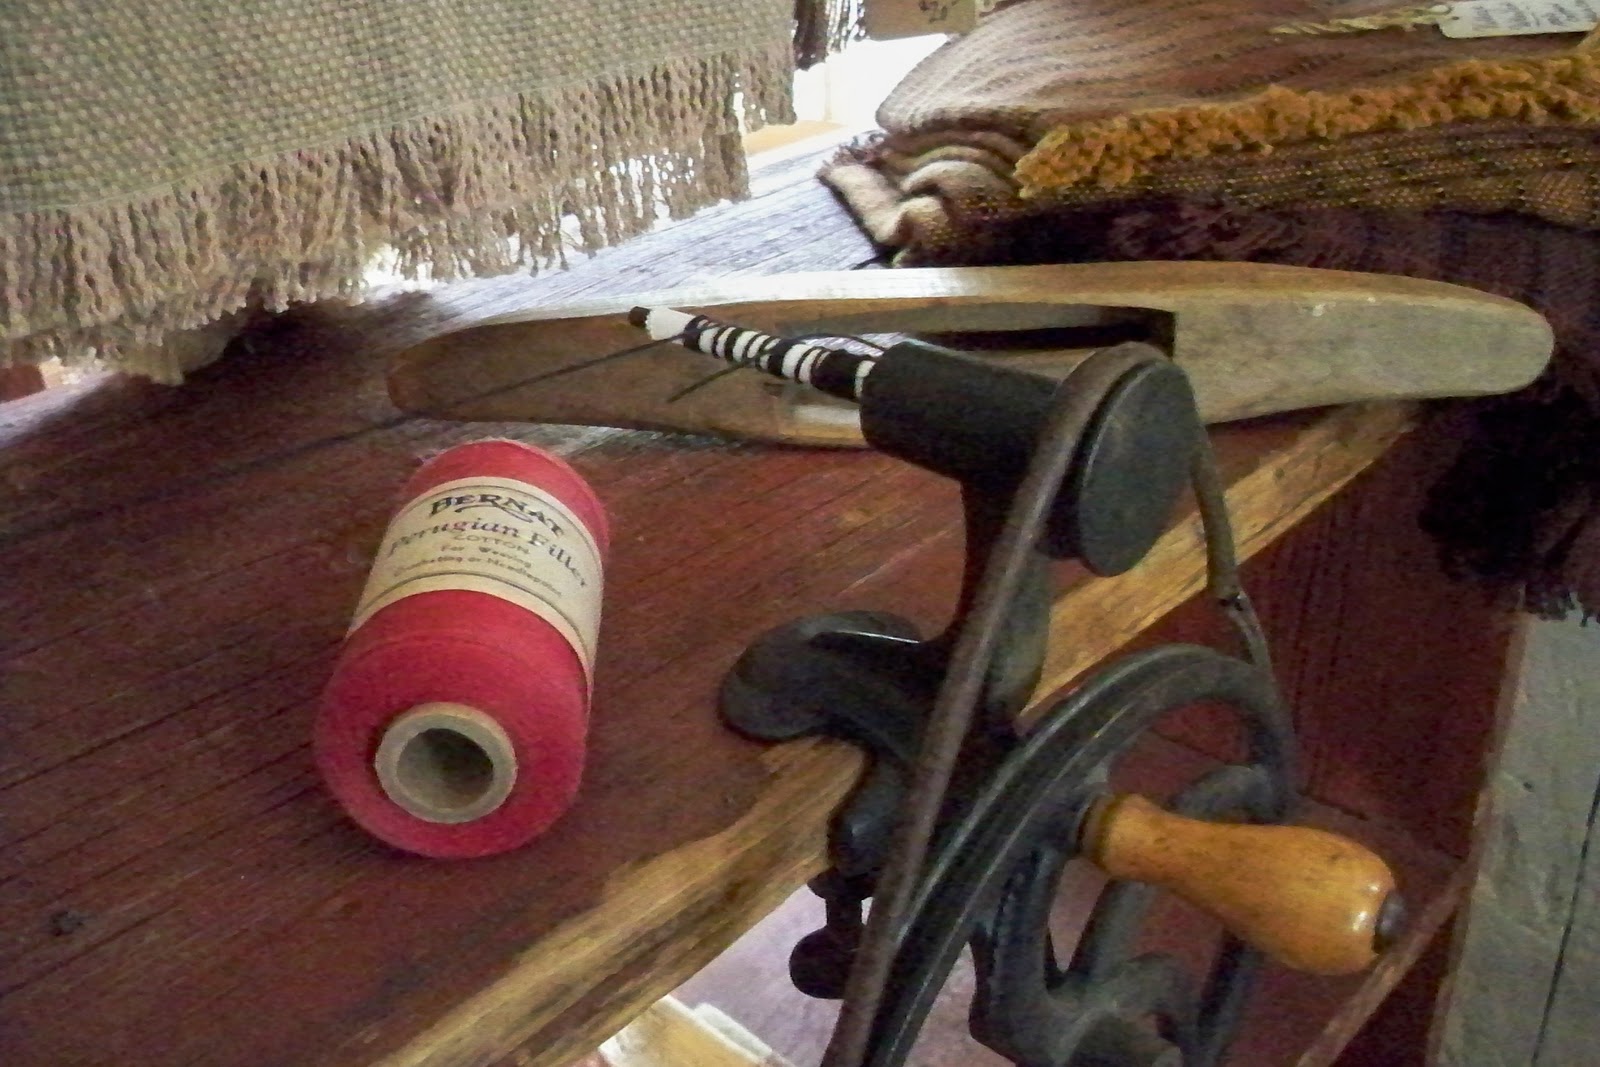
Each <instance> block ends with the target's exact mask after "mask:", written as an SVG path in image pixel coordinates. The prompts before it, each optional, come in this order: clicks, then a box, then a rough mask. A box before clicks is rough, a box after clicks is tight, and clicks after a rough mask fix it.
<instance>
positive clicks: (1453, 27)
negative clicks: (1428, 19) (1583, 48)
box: [1439, 0, 1600, 37]
mask: <svg viewBox="0 0 1600 1067" xmlns="http://www.w3.org/2000/svg"><path fill="white" fill-rule="evenodd" d="M1597 22H1600V10H1597V4H1596V3H1595V0H1467V2H1465V3H1460V4H1451V5H1450V13H1449V15H1447V16H1446V17H1445V18H1443V19H1441V20H1440V22H1439V32H1440V33H1443V34H1444V35H1445V36H1446V37H1513V36H1516V35H1518V34H1525V33H1582V32H1583V31H1585V30H1591V29H1593V28H1594V26H1595V24H1596V23H1597Z"/></svg>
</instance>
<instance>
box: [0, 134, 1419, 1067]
mask: <svg viewBox="0 0 1600 1067" xmlns="http://www.w3.org/2000/svg"><path fill="white" fill-rule="evenodd" d="M805 173H806V172H805V171H803V170H802V168H801V165H800V164H796V165H795V166H792V167H790V168H789V169H788V170H787V171H786V170H784V169H783V168H777V169H776V170H774V171H773V172H770V173H768V174H766V175H763V176H761V180H760V182H758V187H757V192H758V196H757V198H756V199H755V200H754V201H752V202H749V203H746V204H741V205H736V206H734V207H731V208H727V209H724V210H722V211H721V212H718V213H715V214H714V215H712V216H711V217H710V218H709V219H707V220H704V221H697V222H696V223H694V224H692V225H694V226H697V227H699V229H698V230H696V231H694V234H695V235H696V236H695V237H694V239H692V240H685V236H686V235H685V232H684V231H675V232H674V236H672V237H670V238H668V237H664V236H663V237H657V238H652V239H646V240H645V241H643V242H640V243H639V244H637V245H633V246H629V247H627V248H624V249H619V250H616V251H615V252H613V253H610V254H603V255H601V256H599V257H596V258H595V259H594V260H592V261H590V262H588V263H586V264H583V265H582V266H580V267H578V268H577V269H575V270H573V271H572V272H570V273H568V274H564V275H556V276H551V277H549V278H546V279H539V280H529V279H525V278H522V279H502V280H497V281H491V282H482V283H474V284H471V285H465V286H459V287H454V288H452V289H450V290H447V291H442V292H438V293H435V294H433V295H428V296H410V297H402V298H398V299H394V300H390V301H388V302H385V303H381V304H379V305H377V306H372V307H363V308H356V309H347V310H344V311H328V310H318V311H315V312H310V313H301V314H297V315H292V316H289V317H288V318H285V319H282V320H279V321H276V322H274V323H271V324H269V325H267V326H266V327H264V328H263V329H261V330H258V331H256V332H255V333H253V334H252V335H251V336H250V337H249V338H248V341H247V344H246V345H245V346H244V348H245V349H247V350H244V351H240V352H238V353H236V354H235V355H234V356H232V357H231V358H229V359H228V360H226V361H224V363H223V364H221V365H219V366H217V367H215V368H212V369H210V370H207V371H204V372H202V373H200V374H198V375H196V376H195V377H194V379H193V381H192V382H191V383H190V384H189V385H187V386H185V387H183V388H181V389H170V388H163V387H157V386H151V385H145V384H140V383H135V382H128V381H121V380H108V381H95V382H89V383H85V384H83V385H80V386H73V387H69V388H65V389H61V390H53V391H50V392H47V393H44V394H40V395H37V396H34V397H30V398H27V399H25V400H22V401H18V402H15V403H13V404H10V405H7V406H6V407H4V408H0V576H3V578H0V582H3V585H0V672H3V673H0V1060H3V1061H4V1062H5V1063H7V1064H17V1065H27V1067H32V1065H36V1064H37V1065H44V1064H73V1065H83V1067H91V1065H107V1067H109V1065H113V1064H115V1065H117V1067H136V1065H145V1064H149V1065H160V1067H179V1065H183V1064H206V1065H239V1067H243V1065H250V1067H267V1065H295V1067H318V1065H330V1067H331V1065H340V1067H347V1065H354V1064H385V1065H401V1064H408V1065H422V1064H429V1065H435V1064H451V1065H462V1064H492V1063H499V1062H517V1063H527V1064H559V1063H563V1062H565V1061H567V1060H569V1059H572V1058H576V1056H578V1055H580V1054H582V1053H583V1052H586V1051H587V1050H588V1049H590V1048H592V1047H593V1046H594V1045H595V1044H596V1043H597V1042H598V1041H599V1040H600V1039H602V1038H604V1037H605V1036H607V1035H608V1034H609V1033H610V1032H611V1031H613V1030H615V1029H616V1028H617V1027H618V1026H619V1025H620V1024H621V1023H623V1022H624V1021H626V1020H627V1019H628V1018H629V1017H631V1016H632V1015H633V1014H634V1013H636V1012H637V1011H638V1010H639V1009H640V1008H642V1007H643V1006H644V1005H645V1004H647V1003H649V1002H650V1001H652V1000H654V999H655V998H656V997H657V996H659V995H661V994H663V993H665V992H667V991H668V990H670V989H671V988H672V987H673V986H675V985H676V984H677V983H678V982H680V981H681V980H682V979H683V978H684V977H686V976H687V975H688V974H690V973H692V972H693V971H694V970H695V969H696V968H698V967H699V966H701V965H702V964H704V963H705V962H706V961H707V960H708V959H710V958H711V957H712V956H713V955H714V954H715V953H716V952H717V951H719V950H720V949H721V948H722V947H724V946H725V945H727V944H728V943H730V942H731V941H732V940H733V938H735V937H736V936H737V935H738V934H739V933H740V932H741V931H742V930H743V929H745V928H747V927H748V926H749V925H750V924H751V923H752V922H754V921H755V920H756V919H757V918H759V917H760V916H761V915H763V914H765V913H766V912H767V911H769V910H771V909H772V908H773V907H775V906H776V905H777V904H778V903H779V902H780V901H782V900H783V899H784V898H785V897H786V896H787V895H788V894H789V893H790V892H792V891H793V890H794V889H795V888H796V887H797V886H799V885H800V883H801V882H802V881H803V880H804V879H805V878H807V877H808V876H809V875H811V874H813V873H814V872H816V871H817V870H818V869H820V866H821V864H822V858H823V830H824V826H825V823H826V819H827V817H828V815H829V813H830V811H831V810H832V808H833V806H834V805H835V804H836V802H837V801H838V799H839V798H840V797H841V796H842V795H843V793H844V791H845V790H846V789H847V788H848V786H849V785H850V783H851V781H852V778H853V775H854V774H855V772H856V769H857V767H858V759H857V757H856V756H855V755H854V754H853V753H852V752H850V751H849V750H847V749H845V748H843V747H840V746H837V745H832V744H824V743H798V744H794V745H789V746H784V747H781V748H773V749H767V748H764V747H762V746H759V745H756V744H752V743H749V742H745V741H742V740H740V739H738V738H737V737H735V736H734V735H732V734H731V733H729V732H728V731H727V730H725V729H724V728H723V727H722V726H721V725H720V724H719V722H718V721H717V718H716V713H715V699H714V695H715V692H716V690H717V686H718V684H719V682H720V680H721V678H722V676H723V674H724V673H725V672H726V670H727V669H728V667H729V666H730V665H731V664H732V662H733V661H734V660H735V658H736V657H737V656H738V654H739V652H740V651H741V650H742V649H743V648H744V646H745V645H746V644H747V643H749V642H750V641H751V640H752V639H753V638H754V637H756V636H757V635H758V634H759V633H761V632H762V631H763V630H765V629H766V628H768V627H770V626H774V625H777V624H779V623H782V622H786V621H788V620H790V619H792V618H794V617H795V616H798V615H802V614H806V613H810V612H816V611H823V610H833V609H843V608H878V609H887V610H893V611H895V612H898V613H900V614H903V615H907V616H910V617H911V618H913V619H915V620H916V621H918V622H919V623H921V624H922V625H924V626H926V627H928V628H933V627H936V626H938V625H941V624H942V623H943V621H944V616H945V614H946V612H947V611H948V610H949V605H950V603H951V600H952V595H953V593H954V589H955V584H956V582H955V579H956V574H957V571H958V562H959V559H960V552H961V545H960V533H959V527H958V522H957V518H958V513H959V511H958V507H957V500H956V496H955V492H954V488H953V486H952V485H950V484H948V483H945V482H942V481H941V480H939V479H937V478H935V477H934V476H932V475H929V474H927V473H924V472H922V471H919V470H916V469H913V468H911V467H908V466H906V465H903V464H899V463H896V462H894V461H891V460H889V459H887V458H885V457H882V456H879V455H875V454H871V453H864V452H863V453H854V452H844V453H840V452H834V453H816V452H811V451H806V450H799V449H780V448H770V447H757V446H749V445H740V444H732V443H725V442H713V441H708V440H704V439H690V438H673V437H668V436H661V435H651V434H643V433H634V432H622V431H612V430H595V429H575V428H550V427H531V426H513V425H501V424H496V425H485V424H475V425H461V424H451V423H442V422H434V421H426V420H411V421H402V420H398V419H397V418H396V416H395V413H394V411H393V409H392V408H391V407H390V406H389V404H388V402H387V399H386V396H385V394H384V391H383V386H382V379H381V372H382V368H383V366H384V364H385V361H386V360H387V359H388V358H389V356H390V355H391V354H392V353H393V352H394V351H396V350H397V349H398V348H399V347H402V346H403V345H404V344H406V343H408V342H409V341H411V340H415V339H416V338H418V337H421V336H425V335H426V334H428V333H430V332H434V331H437V330H439V329H442V328H446V327H448V326H449V325H451V324H453V323H459V322H465V321H471V320H472V319H473V318H474V317H481V316H483V315H485V314H488V313H491V312H493V311H495V310H506V309H509V308H510V307H513V306H516V305H517V304H519V303H523V302H526V301H529V300H548V301H557V300H564V299H569V298H571V297H574V296H577V295H588V294H593V293H596V292H603V291H609V292H623V291H627V290H630V289H639V288H658V287H660V286H662V285H667V284H680V283H686V282H691V281H696V280H700V279H702V278H704V277H708V276H712V275H715V274H719V273H729V272H735V271H760V272H770V271H777V270H784V269H802V268H805V269H817V268H837V267H841V266H851V265H857V264H861V263H865V262H867V261H868V260H870V258H871V250H870V249H869V248H868V247H866V245H865V243H864V242H863V241H862V239H861V238H860V237H859V236H858V235H857V234H856V231H855V230H854V228H853V227H852V226H851V225H850V224H849V222H848V220H847V219H845V218H844V217H843V215H842V214H841V213H840V212H839V211H838V210H837V209H836V208H834V207H833V206H832V203H831V201H829V200H828V199H827V197H826V196H825V195H824V194H822V193H821V192H820V191H819V190H817V189H816V188H815V187H813V186H812V185H811V184H810V183H809V182H806V181H802V180H801V179H802V178H804V177H805ZM774 219H776V220H779V221H778V223H775V224H774V223H771V222H770V220H774ZM774 227H776V228H775V229H774ZM1410 420H1411V413H1410V410H1409V409H1407V408H1405V407H1402V406H1375V407H1367V408H1345V409H1338V410H1333V411H1326V412H1318V413H1306V414H1302V415H1298V416H1294V417H1289V418H1281V419H1275V420H1272V421H1270V422H1260V423H1255V424H1249V425H1240V426H1236V427H1232V428H1229V429H1227V430H1224V431H1219V432H1218V433H1216V435H1215V437H1216V440H1217V443H1218V445H1219V448H1220V449H1221V452H1222V456H1223V464H1224V468H1225V471H1226V473H1227V480H1228V482H1229V484H1230V487H1231V488H1230V492H1229V497H1230V501H1231V503H1232V505H1233V509H1234V514H1235V521H1236V524H1237V527H1238V534H1239V537H1240V539H1241V542H1242V543H1243V545H1244V546H1245V551H1246V552H1250V551H1254V550H1255V549H1257V548H1259V547H1261V546H1263V545H1265V544H1267V543H1268V542H1270V541H1271V540H1272V539H1273V538H1275V537H1276V536H1278V535H1279V534H1281V533H1282V532H1283V531H1284V530H1286V529H1288V528H1289V527H1291V526H1292V525H1293V524H1294V523H1295V522H1296V521H1298V519H1299V518H1301V517H1302V516H1304V515H1305V514H1306V513H1307V512H1308V511H1309V510H1310V509H1311V508H1313V507H1314V506H1315V505H1316V504H1317V503H1318V502H1319V501H1321V500H1323V499H1325V498H1326V497H1327V496H1328V495H1329V494H1331V493H1333V492H1335V491H1336V490H1337V489H1338V488H1339V487H1340V486H1341V485H1343V484H1344V483H1345V482H1346V481H1347V480H1348V479H1350V478H1351V477H1353V476H1354V475H1355V474H1356V473H1358V472H1359V471H1361V470H1362V469H1363V468H1365V467H1366V466H1367V465H1369V464H1370V463H1371V462H1372V461H1373V460H1374V459H1375V458H1376V457H1378V456H1380V455H1381V454H1382V453H1383V452H1384V451H1385V450H1386V449H1387V448H1388V446H1389V445H1390V444H1391V443H1392V442H1393V441H1394V440H1395V439H1396V438H1397V437H1398V436H1399V435H1401V434H1403V433H1404V432H1405V431H1406V429H1407V428H1408V426H1409V425H1410ZM492 434H505V435H511V436H515V437H518V438H520V439H522V440H526V441H530V442H534V443H538V444H543V445H546V446H549V447H551V448H553V449H555V450H556V451H559V452H561V453H563V454H566V455H567V456H568V457H569V458H570V459H571V460H572V461H573V462H574V463H575V464H576V465H577V467H578V468H579V469H580V470H581V472H582V473H583V474H584V475H585V476H586V477H587V478H588V479H589V480H590V481H591V483H592V484H593V485H594V486H595V488H596V490H597V491H598V493H599V494H600V496H601V498H602V499H603V500H604V501H605V502H606V504H607V507H608V508H609V509H610V512H611V515H612V522H613V530H614V541H613V556H612V558H611V560H610V561H609V564H608V569H607V581H606V584H607V590H606V606H605V615H604V622H603V626H602V634H601V652H600V657H599V663H598V668H597V678H598V684H597V689H596V694H595V701H594V710H593V718H592V723H591V741H590V749H589V766H588V770H587V774H586V778H585V782H584V786H583V789H582V792H581V795H580V797H579V799H578V802H577V804H576V806H575V807H574V808H573V810H572V811H571V812H570V813H569V814H568V815H567V816H566V817H565V818H564V819H563V820H562V821H561V822H560V823H558V824H557V825H556V827H555V828H554V829H553V830H552V831H550V832H549V833H548V834H547V835H546V836H544V837H542V838H541V839H539V840H538V841H536V842H535V843H534V844H533V845H531V846H530V847H528V848H525V849H523V850H521V851H519V852H516V853H513V854H510V855H506V856H501V857H497V858H493V859H487V860H482V861H475V862H469V863H439V862H434V861H428V860H423V859H418V858H414V857H409V856H405V855H400V854H397V853H395V852H393V851H391V850H389V849H387V848H385V847H384V846H382V845H380V844H379V843H377V842H375V841H374V840H372V839H370V838H368V837H367V836H366V835H365V834H363V833H362V832H361V831H360V830H359V829H357V828H356V827H355V826H354V824H352V823H351V822H349V821H348V820H347V819H346V818H345V817H344V816H343V815H342V813H341V812H340V811H339V809H338V808H337V807H336V806H335V805H334V803H333V802H332V800H331V799H330V798H329V796H328V795H327V794H326V793H325V792H324V791H323V790H322V788H321V786H320V784H319V782H318V781H317V778H316V774H315V771H314V768H313V766H312V762H311V759H310V754H309V751H308V744H307V742H308V738H309V736H310V728H311V716H312V712H313V708H314V704H315V701H316V697H317V693H318V690H319V688H320V686H321V685H322V683H323V681H324V679H325V678H326V676H327V674H328V671H329V668H330V665H331V663H332V658H333V655H334V653H335V651H336V649H337V646H338V643H339V640H340V638H341V636H342V634H343V632H344V629H345V626H346V624H347V621H348V618H349V613H350V610H351V607H352V605H353V604H354V602H355V599H356V597H357V594H358V592H359V589H360V586H361V584H362V581H363V579H364V576H365V573H366V569H367V564H368V560H367V553H369V552H370V551H371V550H372V548H373V546H374V545H375V543H376V540H377V535H378V533H379V531H380V530H381V527H382V525H383V523H384V521H385V519H386V518H387V515H388V513H389V510H390V507H391V505H392V503H393V499H394V494H395V492H396V490H397V489H398V487H399V486H400V484H401V482H402V481H403V480H404V478H405V477H406V475H407V474H408V473H409V472H410V471H411V470H412V469H414V467H415V465H416V463H417V460H418V457H419V456H422V455H425V454H427V453H429V452H431V451H433V450H436V449H438V448H440V447H443V446H445V445H448V444H451V443H454V442H457V441H461V440H466V439H470V438H474V437H480V436H486V435H492ZM1202 571H1203V567H1202V560H1201V555H1200V551H1199V541H1198V538H1197V533H1196V529H1195V526H1194V522H1193V520H1192V519H1191V518H1185V519H1183V520H1182V521H1180V522H1179V523H1178V524H1177V525H1176V526H1175V527H1174V529H1173V531H1172V532H1171V533H1170V534H1169V535H1168V536H1167V537H1166V538H1165V539H1164V540H1163V541H1162V542H1161V544H1160V545H1159V546H1158V548H1157V550H1156V551H1155V552H1154V553H1153V554H1152V556H1151V558H1150V559H1149V560H1148V561H1147V562H1146V563H1145V564H1143V565H1141V567H1140V568H1138V569H1136V570H1135V571H1134V572H1132V573H1130V574H1129V575H1126V576H1124V577H1122V578H1119V579H1115V580H1102V581H1093V582H1089V581H1083V580H1081V576H1079V575H1076V574H1074V573H1073V572H1070V571H1069V570H1067V569H1064V570H1063V573H1062V576H1061V577H1062V582H1063V588H1064V590H1065V591H1064V592H1063V594H1062V598H1061V599H1060V601H1059V602H1058V606H1057V611H1056V616H1057V629H1058V637H1060V638H1063V639H1061V640H1058V641H1057V642H1056V644H1055V651H1054V652H1053V653H1052V657H1051V660H1050V664H1049V669H1048V675H1049V679H1048V683H1047V685H1046V686H1045V687H1042V688H1043V689H1053V688H1055V687H1058V686H1059V685H1061V684H1063V683H1065V682H1067V681H1069V680H1070V679H1071V678H1072V677H1073V676H1074V675H1076V674H1077V673H1078V672H1080V671H1081V670H1083V669H1084V668H1086V667H1087V666H1089V665H1092V664H1093V663H1094V662H1096V661H1097V660H1099V659H1101V658H1103V657H1104V656H1106V655H1108V654H1110V653H1112V652H1114V651H1115V650H1116V649H1117V648H1119V647H1120V646H1122V645H1123V644H1124V643H1126V641H1127V640H1129V639H1130V638H1131V637H1133V636H1134V635H1136V634H1138V633H1139V632H1140V631H1141V630H1142V629H1143V628H1145V627H1146V626H1147V625H1149V624H1150V623H1151V622H1152V621H1153V620H1154V619H1156V618H1158V617H1160V616H1161V615H1162V614H1163V613H1165V612H1166V611H1167V610H1169V609H1170V608H1172V607H1173V606H1175V605H1176V604H1178V603H1180V602H1181V601H1182V600H1184V599H1185V598H1186V597H1188V596H1189V595H1190V594H1192V593H1193V592H1194V591H1196V590H1197V589H1198V588H1199V585H1200V582H1201V578H1202Z"/></svg>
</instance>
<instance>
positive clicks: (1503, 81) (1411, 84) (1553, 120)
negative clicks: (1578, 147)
mask: <svg viewBox="0 0 1600 1067" xmlns="http://www.w3.org/2000/svg"><path fill="white" fill-rule="evenodd" d="M1494 120H1510V121H1515V122H1524V123H1528V124H1531V125H1552V124H1576V125H1594V124H1597V123H1600V52H1595V51H1579V52H1575V53H1571V54H1567V55H1562V56H1557V57H1551V58H1544V59H1529V60H1506V61H1493V62H1491V61H1484V60H1471V61H1467V62H1462V63H1454V64H1450V65H1447V66H1443V67H1438V68H1435V69H1433V70H1429V71H1426V72H1424V73H1422V74H1419V75H1414V76H1412V77H1409V78H1406V79H1404V80H1402V81H1399V82H1397V83H1395V84H1393V85H1387V86H1382V87H1373V88H1356V89H1349V90H1345V91H1339V92H1321V91H1302V90H1296V89H1287V88H1284V87H1282V86H1273V87H1272V88H1269V89H1266V90H1264V91H1262V92H1260V93H1258V94H1256V95H1254V96H1252V97H1249V98H1247V99H1244V100H1239V101H1236V102H1232V103H1226V104H1216V105H1211V106H1204V107H1196V106H1193V105H1187V106H1184V107H1177V108H1155V109H1151V110H1149V111H1138V112H1132V113H1129V114H1124V115H1118V116H1116V117H1115V118H1110V119H1104V120H1099V121H1091V122H1082V123H1077V124H1074V125H1069V126H1064V127H1061V128H1059V129H1055V130H1052V131H1051V132H1050V133H1048V134H1047V135H1045V137H1044V138H1043V139H1041V140H1040V141H1039V143H1038V144H1037V145H1036V146H1035V147H1034V148H1033V150H1032V151H1030V152H1029V153H1028V154H1027V155H1025V156H1023V157H1022V159H1021V160H1019V161H1018V163H1017V171H1016V174H1017V178H1018V179H1019V181H1020V183H1021V186H1022V195H1023V196H1025V197H1027V196H1042V195H1048V194H1049V193H1050V192H1051V191H1052V190H1059V189H1062V188H1064V187H1067V186H1071V185H1079V184H1082V185H1093V186H1098V187H1100V188H1105V189H1112V188H1116V187H1118V186H1121V185H1126V184H1128V183H1129V182H1132V181H1134V180H1135V179H1136V178H1138V177H1139V176H1140V175H1141V174H1143V173H1145V172H1146V171H1148V170H1149V168H1150V166H1151V165H1152V164H1153V163H1154V162H1156V161H1158V160H1174V159H1198V158H1200V157H1203V156H1208V155H1212V154H1215V153H1220V152H1230V151H1238V150H1255V151H1263V150H1270V149H1272V148H1273V147H1276V146H1281V145H1288V144H1295V143H1300V142H1304V141H1312V140H1328V139H1333V138H1340V137H1349V136H1353V135H1356V134H1363V133H1372V132H1376V131H1380V130H1414V129H1422V128H1425V127H1431V126H1442V125H1446V124H1449V123H1458V122H1489V121H1494Z"/></svg>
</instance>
